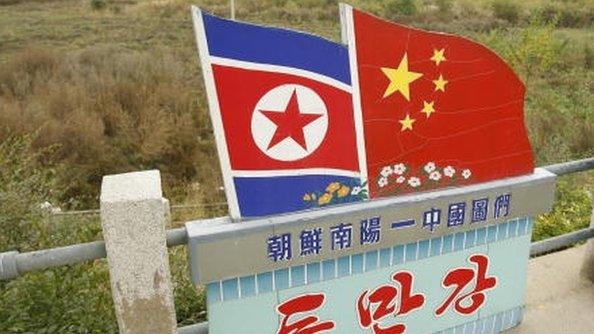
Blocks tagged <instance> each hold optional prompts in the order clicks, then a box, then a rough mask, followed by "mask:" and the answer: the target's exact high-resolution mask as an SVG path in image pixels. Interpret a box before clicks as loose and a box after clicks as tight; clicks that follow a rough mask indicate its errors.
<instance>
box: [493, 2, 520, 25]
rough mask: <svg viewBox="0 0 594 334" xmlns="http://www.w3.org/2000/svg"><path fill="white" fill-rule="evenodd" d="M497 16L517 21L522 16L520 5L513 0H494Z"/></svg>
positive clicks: (508, 20)
mask: <svg viewBox="0 0 594 334" xmlns="http://www.w3.org/2000/svg"><path fill="white" fill-rule="evenodd" d="M491 7H492V8H493V14H494V15H495V17H496V18H499V19H502V20H506V21H507V22H509V23H512V24H514V23H516V22H518V19H519V18H520V6H519V5H518V4H517V3H516V2H514V1H512V0H494V1H493V2H492V3H491Z"/></svg>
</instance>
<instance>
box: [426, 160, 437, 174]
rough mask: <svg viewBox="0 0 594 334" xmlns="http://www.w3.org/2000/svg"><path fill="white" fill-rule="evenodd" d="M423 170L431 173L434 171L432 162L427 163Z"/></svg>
mask: <svg viewBox="0 0 594 334" xmlns="http://www.w3.org/2000/svg"><path fill="white" fill-rule="evenodd" d="M423 169H425V172H427V173H431V172H432V171H434V170H435V163H434V162H428V163H427V164H426V165H425V167H423Z"/></svg>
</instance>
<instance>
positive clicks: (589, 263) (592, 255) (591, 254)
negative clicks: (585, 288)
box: [582, 196, 594, 283]
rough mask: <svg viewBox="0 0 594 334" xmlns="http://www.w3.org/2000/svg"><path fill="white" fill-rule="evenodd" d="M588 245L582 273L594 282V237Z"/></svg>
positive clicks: (593, 222) (591, 218) (593, 203)
mask: <svg viewBox="0 0 594 334" xmlns="http://www.w3.org/2000/svg"><path fill="white" fill-rule="evenodd" d="M593 198H594V196H593ZM590 227H591V228H594V199H593V200H592V216H591V217H590ZM586 247H587V248H586V258H585V259H584V264H583V266H582V275H583V276H585V277H586V278H588V279H589V280H590V281H592V282H593V283H594V239H590V240H589V241H588V245H587V246H586Z"/></svg>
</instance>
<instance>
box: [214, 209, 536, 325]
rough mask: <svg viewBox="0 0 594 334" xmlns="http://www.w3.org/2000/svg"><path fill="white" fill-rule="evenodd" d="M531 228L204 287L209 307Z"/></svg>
mask: <svg viewBox="0 0 594 334" xmlns="http://www.w3.org/2000/svg"><path fill="white" fill-rule="evenodd" d="M532 226H533V220H532V219H531V218H516V219H512V220H508V221H507V222H505V223H501V224H499V225H493V226H490V227H482V228H478V229H475V230H471V231H467V232H458V233H453V234H449V235H444V236H442V237H437V238H433V239H427V240H420V241H417V242H413V243H409V244H406V245H396V246H394V247H391V248H384V249H380V250H373V251H369V252H365V253H359V254H352V255H347V256H343V257H339V258H338V259H332V260H325V261H322V262H313V263H309V264H307V265H299V266H294V267H290V268H284V269H278V270H275V271H273V272H265V273H259V274H257V275H250V276H244V277H236V278H232V279H228V280H224V281H217V282H213V283H209V284H208V285H207V288H206V291H207V299H208V304H209V305H210V304H212V303H217V302H222V301H228V300H234V299H238V298H247V297H251V296H255V295H259V294H263V293H269V292H272V291H276V290H285V289H289V288H292V287H296V286H302V285H306V284H311V283H315V282H321V281H327V280H331V279H335V278H340V277H346V276H352V275H357V274H360V273H364V272H368V271H372V270H376V269H380V268H386V267H390V266H395V265H399V264H403V263H407V262H414V261H418V260H422V259H425V258H430V257H434V256H439V255H442V254H447V253H450V252H456V251H461V250H464V249H468V248H472V247H475V246H480V245H483V244H487V243H492V242H496V241H500V240H505V239H510V238H516V237H520V236H524V235H526V234H529V233H531V232H532ZM451 333H458V332H451ZM472 333H474V332H472Z"/></svg>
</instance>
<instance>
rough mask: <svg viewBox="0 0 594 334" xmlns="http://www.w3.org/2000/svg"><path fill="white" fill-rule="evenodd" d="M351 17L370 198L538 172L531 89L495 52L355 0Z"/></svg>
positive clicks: (348, 15)
mask: <svg viewBox="0 0 594 334" xmlns="http://www.w3.org/2000/svg"><path fill="white" fill-rule="evenodd" d="M345 17H346V24H347V26H346V32H347V38H348V39H349V40H348V42H349V49H350V55H351V62H352V63H351V68H352V69H353V74H354V75H358V83H359V95H358V97H359V98H360V108H361V113H362V128H363V132H364V139H365V151H366V166H367V175H368V180H369V186H370V194H371V196H372V197H379V196H386V195H393V194H397V193H403V192H410V191H418V190H427V189H435V188H442V187H449V186H459V185H464V184H468V183H477V182H484V181H489V180H494V179H500V178H505V177H510V176H516V175H521V174H527V173H532V172H533V169H534V162H533V156H532V150H531V147H530V143H529V141H528V138H527V135H526V129H525V126H524V113H523V105H524V92H525V88H524V85H523V84H522V82H521V81H520V79H519V78H518V76H517V75H516V74H515V73H514V72H513V71H512V70H511V69H510V67H509V66H508V65H507V64H505V63H504V61H503V60H502V59H501V58H499V57H498V56H497V55H496V54H495V53H493V52H492V51H490V50H489V49H487V48H486V47H484V46H483V45H480V44H478V43H475V42H473V41H470V40H468V39H465V38H462V37H458V36H453V35H446V34H440V33H433V32H426V31H422V30H418V29H413V28H410V27H406V26H402V25H399V24H394V23H391V22H387V21H384V20H381V19H379V18H376V17H374V16H371V15H369V14H366V13H363V12H360V11H358V10H355V9H351V8H350V7H347V8H346V16H345ZM353 81H357V78H356V77H353ZM354 94H357V87H355V93H354ZM357 104H358V103H357V99H356V98H355V108H357V107H358V106H357Z"/></svg>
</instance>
